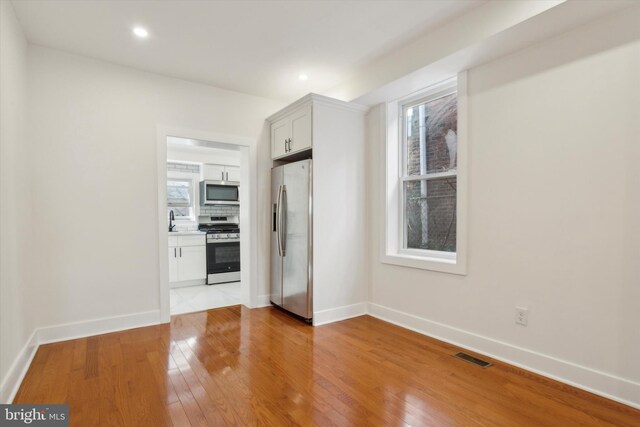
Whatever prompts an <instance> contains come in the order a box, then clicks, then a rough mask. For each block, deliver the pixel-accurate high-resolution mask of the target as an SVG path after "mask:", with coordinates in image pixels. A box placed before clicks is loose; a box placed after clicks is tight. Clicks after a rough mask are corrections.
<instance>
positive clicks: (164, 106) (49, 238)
mask: <svg viewBox="0 0 640 427" xmlns="http://www.w3.org/2000/svg"><path fill="white" fill-rule="evenodd" d="M29 104H30V106H31V109H30V112H29V119H30V122H31V123H34V124H37V125H34V126H31V127H30V132H29V142H30V144H31V147H32V152H33V153H34V154H33V169H34V178H33V179H34V183H33V184H34V185H33V196H34V200H37V203H38V206H39V207H41V211H39V212H38V216H37V221H35V222H34V235H36V236H38V244H37V245H35V248H34V251H33V255H32V256H33V258H34V259H38V261H39V267H38V269H37V270H36V271H35V272H34V274H35V277H34V280H35V282H36V283H38V297H39V304H40V305H39V310H38V311H39V313H38V316H37V325H38V326H50V325H57V324H62V323H67V322H79V321H86V320H89V319H97V318H105V317H112V316H118V315H131V314H136V313H148V314H150V315H151V317H153V316H155V313H156V312H157V310H158V309H159V304H160V303H159V294H158V280H159V276H158V268H159V267H158V251H159V246H158V245H159V243H158V239H159V237H158V227H159V225H158V223H157V218H156V217H157V212H158V204H157V194H158V191H157V182H156V181H157V179H158V178H157V176H158V174H157V170H156V169H157V161H156V157H157V155H156V144H157V140H156V138H157V134H156V132H157V126H158V125H163V126H167V127H171V128H182V129H195V130H199V131H202V132H203V133H207V132H209V133H216V134H225V135H237V136H240V137H251V138H256V137H257V136H258V134H259V132H260V129H261V126H262V123H263V121H264V118H265V117H267V116H268V115H269V114H270V113H272V112H273V111H275V110H277V109H278V108H279V107H280V106H281V103H279V102H275V101H271V100H266V99H262V98H257V97H253V96H248V95H242V94H239V93H235V92H230V91H225V90H220V89H216V88H213V87H209V86H205V85H201V84H195V83H189V82H186V81H182V80H177V79H172V78H166V77H162V76H159V75H155V74H151V73H146V72H140V71H136V70H132V69H129V68H126V67H121V66H117V65H113V64H110V63H106V62H101V61H97V60H92V59H89V58H85V57H80V56H75V55H71V54H66V53H63V52H59V51H55V50H51V49H47V48H42V47H37V46H32V47H31V48H30V49H29ZM87 203H90V204H91V209H90V211H89V213H88V214H80V215H77V214H74V212H76V211H77V210H76V209H75V208H74V206H77V205H81V206H85V205H86V204H87ZM143 317H144V318H149V316H143Z"/></svg>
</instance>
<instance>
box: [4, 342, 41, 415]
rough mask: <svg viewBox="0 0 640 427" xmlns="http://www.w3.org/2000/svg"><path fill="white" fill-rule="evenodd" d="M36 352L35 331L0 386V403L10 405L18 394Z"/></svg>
mask: <svg viewBox="0 0 640 427" xmlns="http://www.w3.org/2000/svg"><path fill="white" fill-rule="evenodd" d="M37 350H38V331H37V330H35V331H33V333H32V334H31V336H30V337H29V339H28V340H27V343H26V344H25V345H24V347H22V350H20V353H18V356H17V357H16V359H15V360H14V361H13V364H12V365H11V367H10V368H9V371H8V372H7V375H6V376H5V377H4V381H2V385H0V403H3V404H4V403H11V402H13V399H14V398H15V397H16V393H18V389H19V388H20V384H22V380H23V379H24V376H25V375H26V374H27V371H28V370H29V366H31V361H32V360H33V357H34V356H35V355H36V351H37Z"/></svg>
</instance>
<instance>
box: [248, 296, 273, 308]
mask: <svg viewBox="0 0 640 427" xmlns="http://www.w3.org/2000/svg"><path fill="white" fill-rule="evenodd" d="M270 305H271V295H269V294H267V295H258V296H257V297H256V298H255V300H254V301H253V306H252V307H251V308H260V307H269V306H270Z"/></svg>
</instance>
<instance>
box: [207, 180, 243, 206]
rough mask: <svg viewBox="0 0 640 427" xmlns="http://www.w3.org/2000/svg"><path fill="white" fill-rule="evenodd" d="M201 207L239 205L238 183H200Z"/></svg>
mask: <svg viewBox="0 0 640 427" xmlns="http://www.w3.org/2000/svg"><path fill="white" fill-rule="evenodd" d="M200 204H201V205H239V204H240V183H239V182H235V181H200Z"/></svg>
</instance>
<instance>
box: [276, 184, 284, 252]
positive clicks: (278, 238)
mask: <svg viewBox="0 0 640 427" xmlns="http://www.w3.org/2000/svg"><path fill="white" fill-rule="evenodd" d="M281 201H282V185H280V186H278V199H277V200H276V242H277V243H278V256H283V255H282V242H281V240H280V227H281V224H280V216H281V210H280V206H281Z"/></svg>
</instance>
